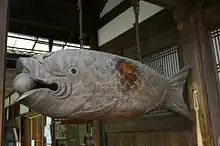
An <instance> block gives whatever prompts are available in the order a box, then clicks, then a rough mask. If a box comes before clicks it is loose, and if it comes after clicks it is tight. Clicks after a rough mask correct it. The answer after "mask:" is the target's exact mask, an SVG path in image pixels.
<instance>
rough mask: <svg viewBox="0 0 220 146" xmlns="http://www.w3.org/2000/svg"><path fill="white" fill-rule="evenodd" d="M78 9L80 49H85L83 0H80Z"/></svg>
mask: <svg viewBox="0 0 220 146" xmlns="http://www.w3.org/2000/svg"><path fill="white" fill-rule="evenodd" d="M77 5H78V10H79V33H80V36H79V40H80V49H83V40H84V35H83V26H82V13H83V12H82V0H78V3H77Z"/></svg>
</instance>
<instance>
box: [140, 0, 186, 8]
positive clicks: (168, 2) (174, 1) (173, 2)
mask: <svg viewBox="0 0 220 146" xmlns="http://www.w3.org/2000/svg"><path fill="white" fill-rule="evenodd" d="M144 1H146V2H149V3H152V4H155V5H158V6H161V7H164V8H168V9H173V8H181V9H187V6H188V3H189V1H188V0H144Z"/></svg>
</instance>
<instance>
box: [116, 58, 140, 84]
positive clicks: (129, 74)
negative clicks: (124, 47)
mask: <svg viewBox="0 0 220 146" xmlns="http://www.w3.org/2000/svg"><path fill="white" fill-rule="evenodd" d="M118 67H119V72H120V74H121V75H122V76H123V79H124V80H121V83H122V84H123V85H124V84H125V85H126V86H127V87H130V86H133V85H134V84H135V82H136V81H137V75H136V73H137V70H136V69H135V67H134V66H132V64H131V63H129V62H127V61H124V60H123V61H122V60H120V61H119V62H118Z"/></svg>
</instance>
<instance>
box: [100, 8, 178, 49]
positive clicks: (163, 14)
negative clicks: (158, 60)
mask: <svg viewBox="0 0 220 146" xmlns="http://www.w3.org/2000/svg"><path fill="white" fill-rule="evenodd" d="M161 24H163V25H161ZM174 25H175V23H174V21H173V15H172V12H171V11H169V10H162V11H160V12H158V13H157V14H155V15H154V16H152V17H150V18H148V19H146V20H145V21H143V22H142V23H140V25H139V27H140V33H139V35H140V40H141V41H143V39H145V38H148V37H149V36H151V35H153V34H157V33H159V32H161V31H164V30H166V29H168V28H171V27H172V26H174ZM135 43H136V40H135V28H134V27H133V28H131V29H129V30H128V31H126V32H124V33H123V34H121V35H119V36H118V37H116V38H114V39H112V40H111V41H109V42H107V43H105V44H104V45H102V46H101V47H100V50H101V51H106V52H109V53H117V52H120V51H121V50H123V49H126V48H129V47H131V46H133V45H134V44H135Z"/></svg>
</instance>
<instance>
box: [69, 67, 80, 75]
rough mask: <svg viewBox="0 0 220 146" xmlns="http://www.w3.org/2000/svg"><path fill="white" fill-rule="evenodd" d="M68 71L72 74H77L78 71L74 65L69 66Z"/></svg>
mask: <svg viewBox="0 0 220 146" xmlns="http://www.w3.org/2000/svg"><path fill="white" fill-rule="evenodd" d="M69 72H70V74H71V75H73V76H77V75H78V73H79V71H78V69H77V68H76V67H70V68H69Z"/></svg>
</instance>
